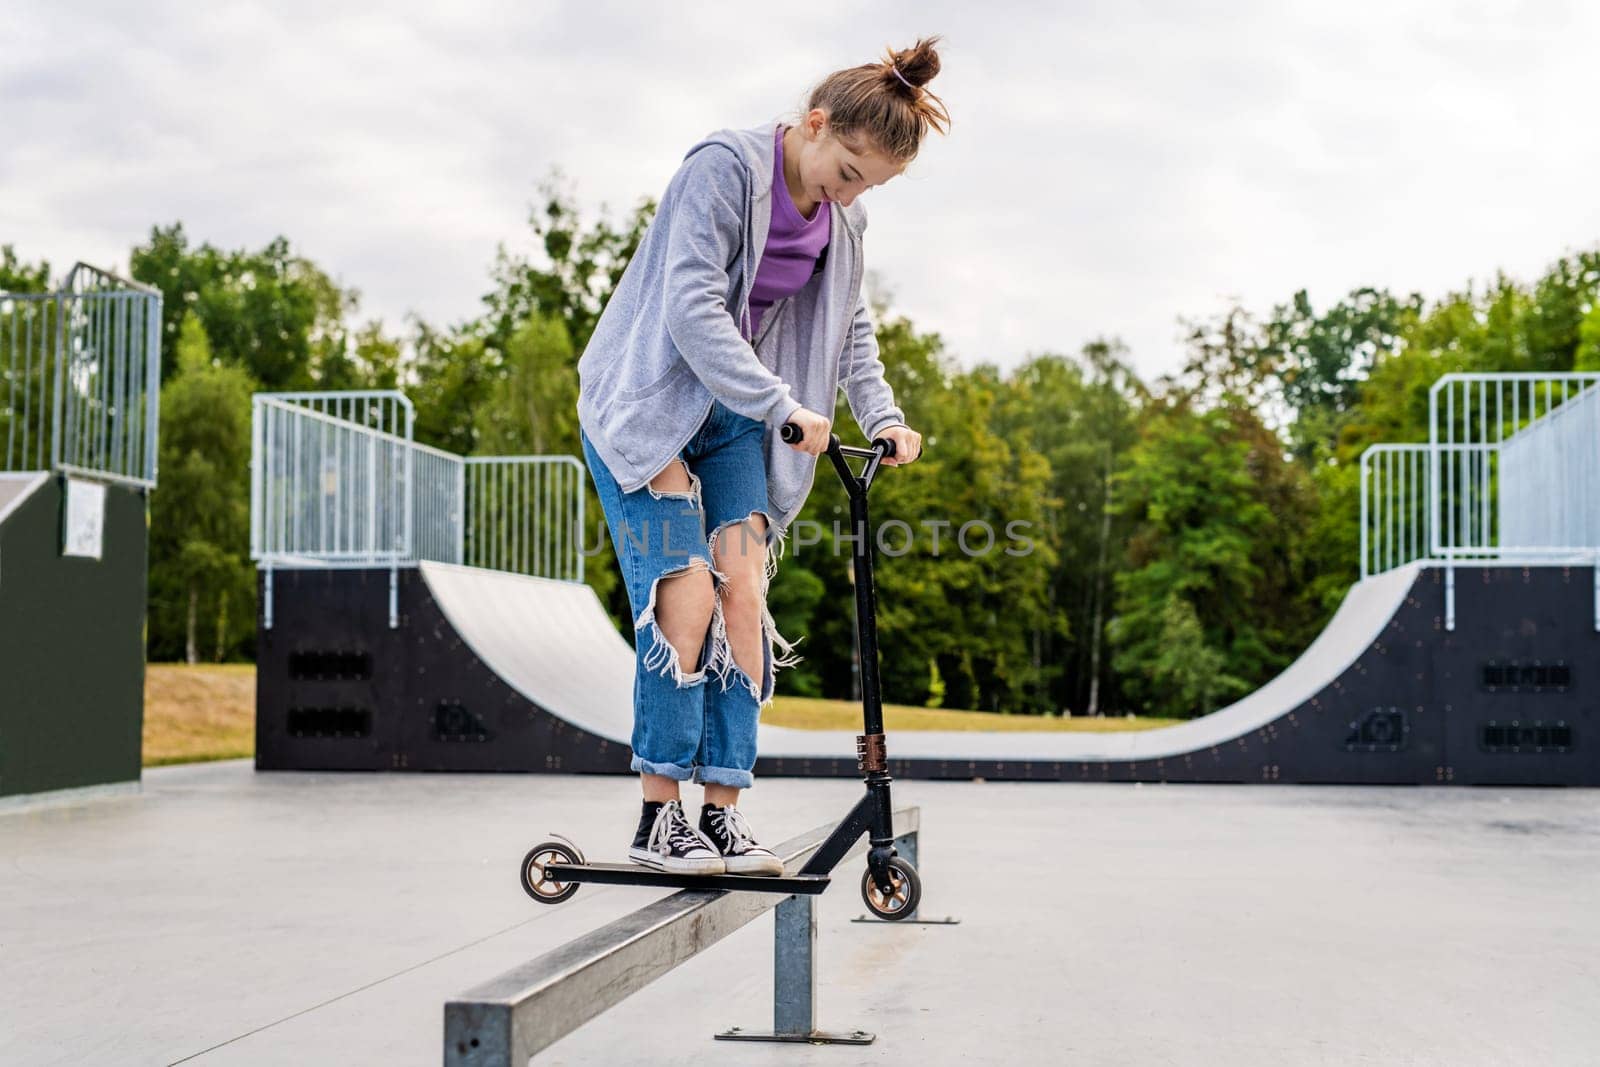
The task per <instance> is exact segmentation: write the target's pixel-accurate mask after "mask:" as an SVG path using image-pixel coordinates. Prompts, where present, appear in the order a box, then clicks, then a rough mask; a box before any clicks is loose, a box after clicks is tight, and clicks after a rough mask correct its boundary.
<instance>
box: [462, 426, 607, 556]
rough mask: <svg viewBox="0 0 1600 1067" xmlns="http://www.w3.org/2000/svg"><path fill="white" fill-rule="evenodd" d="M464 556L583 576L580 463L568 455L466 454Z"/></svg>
mask: <svg viewBox="0 0 1600 1067" xmlns="http://www.w3.org/2000/svg"><path fill="white" fill-rule="evenodd" d="M466 476H467V501H468V503H469V505H470V506H469V509H468V512H467V544H466V561H467V563H468V564H470V565H471V566H474V567H489V568H491V569H494V570H502V571H516V572H518V573H522V574H540V575H544V576H547V577H551V578H566V579H569V580H572V581H579V582H581V581H583V551H582V546H581V545H580V544H578V543H577V542H576V541H575V540H574V539H575V538H577V537H579V536H580V534H581V531H582V530H583V478H584V468H583V465H582V464H580V463H579V462H578V461H577V459H575V458H574V457H572V456H469V457H468V458H467V460H466Z"/></svg>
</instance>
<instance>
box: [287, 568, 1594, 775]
mask: <svg viewBox="0 0 1600 1067" xmlns="http://www.w3.org/2000/svg"><path fill="white" fill-rule="evenodd" d="M272 573H273V575H274V582H273V586H272V590H271V592H270V593H267V592H266V591H265V588H264V589H263V595H270V596H271V597H272V598H273V605H274V609H273V610H274V616H275V619H276V622H275V624H274V627H273V628H271V629H266V630H261V631H259V644H258V657H257V662H258V671H257V686H258V688H257V716H256V720H257V731H256V736H257V744H256V766H257V767H258V768H259V769H262V770H415V771H499V772H529V771H533V772H560V773H601V774H627V773H629V770H628V765H629V760H630V758H631V748H630V745H629V738H630V735H631V733H632V722H633V678H634V651H633V648H632V646H631V645H630V644H629V643H628V641H627V640H626V639H625V638H624V637H623V636H622V635H621V634H619V633H618V631H617V628H616V627H615V625H613V623H612V621H611V618H610V616H609V614H608V613H607V612H606V610H605V608H604V607H603V605H602V604H601V603H600V601H599V599H598V598H597V597H596V596H595V594H594V592H593V590H592V589H590V587H589V586H587V585H585V584H583V583H579V582H568V581H558V580H553V579H547V578H537V577H529V576H526V575H519V574H512V573H507V572H503V571H497V570H488V569H483V568H476V567H467V566H460V565H456V564H448V563H434V562H428V561H424V562H422V563H420V564H419V565H417V566H415V567H402V568H399V569H398V570H394V571H391V569H390V568H386V567H385V568H371V569H329V568H282V569H275V570H274V571H273V572H272ZM1449 583H1453V585H1454V590H1455V604H1456V611H1455V616H1456V619H1455V626H1454V628H1453V629H1451V628H1450V627H1448V626H1447V625H1446V624H1445V623H1444V622H1443V619H1444V617H1445V597H1446V587H1447V584H1449ZM391 618H393V619H394V620H395V622H394V624H393V625H391ZM1593 622H1594V581H1593V569H1592V568H1586V567H1571V566H1564V567H1502V566H1476V567H1461V566H1458V567H1456V568H1455V574H1454V577H1453V578H1452V577H1451V576H1450V575H1449V569H1448V568H1446V567H1444V566H1442V565H1438V564H1431V563H1413V564H1409V565H1406V566H1402V567H1398V568H1396V569H1394V570H1391V571H1386V572H1384V573H1382V574H1379V575H1376V576H1374V577H1371V578H1368V579H1366V580H1365V581H1362V582H1359V583H1357V584H1356V585H1354V586H1353V587H1352V588H1351V589H1350V591H1349V592H1348V593H1347V594H1346V596H1345V598H1344V601H1343V603H1342V604H1341V605H1340V607H1339V609H1338V611H1337V612H1336V613H1335V614H1334V616H1333V617H1332V619H1331V620H1330V621H1329V623H1328V625H1327V626H1326V627H1325V628H1324V630H1323V631H1322V633H1321V634H1320V635H1319V636H1318V637H1317V638H1316V640H1315V641H1313V642H1312V643H1311V645H1310V646H1309V647H1307V648H1306V650H1305V651H1304V652H1303V653H1302V654H1301V655H1300V656H1299V657H1298V658H1297V659H1295V660H1294V661H1293V662H1292V663H1291V664H1289V665H1288V666H1287V667H1286V668H1285V669H1284V670H1283V671H1282V672H1281V673H1280V674H1279V675H1278V676H1277V677H1275V678H1273V679H1272V680H1271V681H1269V682H1267V683H1266V684H1265V685H1263V686H1262V687H1261V688H1259V689H1257V690H1256V691H1254V692H1252V693H1250V694H1249V695H1247V696H1245V697H1244V698H1243V699H1241V700H1239V701H1237V702H1236V703H1234V704H1231V705H1229V706H1228V707H1225V708H1222V709H1220V710H1218V711H1215V712H1212V713H1211V714H1209V715H1205V716H1201V717H1198V718H1195V719H1192V720H1190V721H1187V722H1184V723H1181V724H1179V725H1176V726H1170V727H1164V728H1160V729H1146V730H1130V731H1111V732H1093V733H1091V732H1076V731H1051V730H1020V731H999V730H995V731H899V732H896V731H894V730H892V729H891V730H890V731H889V733H888V738H887V750H888V758H889V762H888V766H889V772H890V773H891V774H892V775H893V776H895V777H898V778H945V779H974V778H982V779H990V780H1019V781H1028V780H1039V781H1143V782H1235V783H1244V782H1262V783H1272V782H1304V783H1347V784H1505V785H1513V784H1527V785H1535V784H1537V785H1587V784H1600V757H1597V749H1596V746H1594V745H1592V744H1587V743H1585V741H1584V739H1585V738H1587V737H1588V736H1589V735H1590V733H1591V732H1592V731H1595V730H1597V729H1600V707H1595V706H1593V705H1590V704H1588V703H1586V702H1584V701H1583V700H1582V693H1583V690H1582V688H1581V679H1579V678H1577V675H1579V674H1581V673H1583V672H1584V671H1586V670H1587V669H1588V667H1587V665H1588V664H1592V663H1600V632H1597V631H1596V629H1595V627H1594V625H1593ZM330 664H332V665H333V666H329V665H330ZM891 697H892V694H891ZM759 750H760V758H759V760H758V762H757V764H756V773H757V776H758V777H760V776H763V775H775V776H799V777H858V776H859V775H860V773H861V772H860V768H859V765H858V763H857V760H856V734H855V733H854V732H846V731H813V730H796V729H787V728H783V727H778V726H770V725H763V726H762V727H761V732H760V748H759Z"/></svg>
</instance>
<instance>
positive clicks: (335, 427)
mask: <svg viewBox="0 0 1600 1067" xmlns="http://www.w3.org/2000/svg"><path fill="white" fill-rule="evenodd" d="M415 421H416V420H415V412H414V410H413V409H412V406H411V402H410V401H409V400H408V399H407V398H406V397H405V396H404V394H401V393H398V392H395V391H392V390H374V391H367V392H359V393H335V392H329V393H313V392H299V393H257V394H256V395H255V397H254V398H253V405H252V417H251V433H252V445H251V463H250V558H251V559H253V560H256V561H258V563H259V564H260V566H261V567H262V569H263V570H264V571H265V572H266V583H267V594H268V595H267V602H266V604H265V605H264V608H265V623H266V626H267V627H268V628H270V627H271V625H272V609H271V584H272V569H273V568H274V567H284V566H294V567H381V566H387V567H389V568H390V569H391V582H390V623H391V625H395V624H397V618H398V617H397V612H398V604H397V585H398V580H397V574H396V573H395V572H397V570H398V568H400V567H403V566H414V565H415V564H417V563H418V562H419V561H421V560H437V561H440V562H445V563H468V564H470V565H472V566H477V567H491V568H495V569H498V570H507V571H515V572H518V573H523V574H533V575H538V576H541V577H549V578H560V579H565V580H568V581H580V582H581V581H582V580H583V562H584V561H583V552H582V540H581V532H582V529H583V516H584V484H583V475H584V468H583V466H582V464H580V463H579V462H578V460H577V459H575V458H574V457H572V456H485V457H476V456H475V457H468V458H464V457H461V456H457V455H455V454H453V453H450V452H444V451H441V450H440V449H437V448H431V447H429V446H427V445H422V444H418V443H416V442H415V441H413V440H412V439H411V434H412V432H413V429H414V427H415Z"/></svg>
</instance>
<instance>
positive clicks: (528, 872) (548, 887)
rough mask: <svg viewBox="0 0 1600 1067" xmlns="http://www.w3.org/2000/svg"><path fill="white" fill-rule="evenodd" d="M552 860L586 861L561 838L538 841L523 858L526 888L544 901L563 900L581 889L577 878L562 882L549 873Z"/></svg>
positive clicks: (536, 897) (523, 878)
mask: <svg viewBox="0 0 1600 1067" xmlns="http://www.w3.org/2000/svg"><path fill="white" fill-rule="evenodd" d="M552 863H568V864H574V865H577V864H581V863H583V855H582V853H580V852H579V851H578V850H577V849H575V848H573V847H572V846H570V845H567V844H564V843H562V842H560V841H545V842H543V843H542V844H538V845H534V846H533V848H531V849H529V850H528V854H527V855H526V856H524V857H523V858H522V888H523V891H524V892H526V893H527V894H528V895H529V896H530V897H532V898H533V899H534V900H537V901H538V902H539V903H541V904H559V903H561V902H562V901H563V900H567V899H568V898H570V897H571V896H572V894H574V893H576V892H577V891H578V883H577V882H559V881H557V880H556V879H554V878H552V877H550V876H549V875H548V874H546V873H545V868H546V867H547V866H549V865H550V864H552Z"/></svg>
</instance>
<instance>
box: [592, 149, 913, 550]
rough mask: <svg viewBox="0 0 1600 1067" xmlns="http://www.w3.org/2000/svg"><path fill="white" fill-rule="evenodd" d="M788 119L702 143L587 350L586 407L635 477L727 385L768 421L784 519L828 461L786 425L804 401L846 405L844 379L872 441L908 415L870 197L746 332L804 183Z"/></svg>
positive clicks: (623, 480)
mask: <svg viewBox="0 0 1600 1067" xmlns="http://www.w3.org/2000/svg"><path fill="white" fill-rule="evenodd" d="M775 128H776V125H775V124H774V123H768V124H766V125H763V126H758V127H756V128H754V129H749V130H719V131H717V132H716V133H713V134H711V135H710V136H708V137H706V139H705V140H703V141H701V142H700V143H699V144H697V145H695V146H694V147H693V148H691V149H690V150H689V153H688V155H687V156H686V157H685V158H684V162H683V165H682V166H681V167H679V168H678V172H677V173H676V174H674V175H673V176H672V180H671V181H670V182H669V183H668V184H667V191H666V193H665V194H664V195H663V196H662V198H661V206H660V209H659V210H658V211H657V213H656V217H655V218H654V219H653V220H652V221H651V223H650V227H649V229H648V230H646V231H645V234H644V237H643V239H642V240H641V241H640V243H639V248H638V251H637V252H635V254H634V256H633V258H632V260H630V261H629V263H628V266H627V269H626V270H625V271H624V272H623V274H622V279H621V281H620V282H618V284H617V289H616V292H615V293H613V294H612V296H611V299H610V301H609V302H608V303H607V304H606V307H605V310H604V311H603V312H602V313H601V316H600V321H599V323H598V324H597V325H596V326H595V331H594V336H592V337H591V338H590V339H589V344H588V346H587V347H586V348H585V349H584V352H583V357H582V358H581V359H579V360H578V380H579V387H578V421H579V423H580V424H581V425H582V426H583V431H584V433H585V434H587V435H588V437H589V440H590V441H591V442H592V443H593V444H594V447H595V451H596V452H598V453H599V454H600V457H601V458H602V459H604V460H605V463H606V466H607V467H608V468H609V469H610V470H611V473H612V475H613V476H614V477H615V478H616V479H617V483H618V484H619V485H620V486H621V487H622V490H623V491H624V492H633V491H634V490H637V489H639V488H640V487H642V486H644V485H645V484H647V483H648V482H649V481H650V479H652V478H654V477H655V476H656V475H657V474H659V473H661V471H662V470H663V469H665V468H666V466H667V464H669V463H671V462H672V460H673V458H674V457H676V456H677V455H678V454H679V453H680V452H681V451H682V450H683V448H684V446H685V445H686V444H688V443H689V439H690V438H691V437H693V436H694V434H695V432H696V431H697V430H698V429H699V428H700V424H701V423H702V422H703V421H704V420H705V417H706V415H707V414H708V413H709V412H710V411H711V403H712V400H713V399H716V400H720V401H721V402H722V403H723V405H724V406H726V407H727V408H729V409H730V410H732V411H736V412H738V413H739V414H741V415H745V416H747V417H749V418H752V419H755V420H757V421H759V422H764V423H766V425H767V434H766V442H765V452H766V468H767V496H768V504H769V509H768V511H769V517H770V518H771V521H772V524H773V526H774V528H775V530H776V531H777V532H778V533H780V534H781V533H783V532H784V531H785V530H786V529H787V527H788V526H789V523H790V522H792V521H793V520H794V517H795V516H796V515H798V514H799V513H800V508H801V506H802V505H804V504H805V501H806V495H807V494H808V493H809V492H810V490H811V484H812V481H813V479H814V478H815V476H816V460H815V459H813V458H812V457H811V456H808V455H806V454H805V453H803V452H797V451H795V450H794V449H792V448H790V447H789V446H788V445H786V444H784V443H783V441H782V440H781V439H780V438H779V437H778V428H779V427H780V426H782V425H783V423H784V422H786V421H787V420H788V418H789V416H790V415H792V414H794V412H795V411H796V409H798V408H800V407H802V406H803V407H807V408H810V409H811V410H812V411H816V412H819V413H821V414H823V415H826V416H831V415H832V413H833V404H834V398H835V397H836V396H837V395H838V391H839V389H840V388H841V387H842V388H843V389H844V392H845V398H846V399H847V400H848V401H849V404H850V412H851V414H852V415H854V416H855V420H856V424H857V425H858V426H859V427H861V430H862V432H863V433H864V434H866V436H867V439H868V440H871V439H872V438H874V437H876V436H877V435H878V434H879V433H881V432H882V431H883V430H884V429H885V428H886V427H889V426H893V425H895V424H897V423H904V422H905V415H904V413H903V412H902V411H901V410H900V409H899V408H898V407H896V406H895V402H894V391H893V390H892V389H891V388H890V386H889V384H888V383H887V382H886V381H884V377H883V364H882V363H881V362H879V360H878V341H877V337H876V335H875V334H874V332H873V325H872V318H871V314H870V312H869V310H868V308H867V304H866V301H865V299H863V297H862V295H861V277H862V273H863V266H862V250H861V233H862V231H863V230H865V229H866V226H867V215H866V211H865V209H864V208H863V207H862V206H861V201H860V199H859V198H857V200H856V201H855V202H854V203H853V204H851V205H850V207H848V208H844V207H841V206H840V205H838V204H836V203H829V204H828V205H827V207H828V209H829V210H830V211H832V212H833V219H832V227H833V229H832V235H831V236H830V238H829V241H828V247H827V250H826V252H825V254H824V259H823V263H822V267H821V269H820V270H819V271H818V272H817V273H815V274H813V275H812V277H811V280H810V281H809V282H807V283H806V284H805V286H804V287H803V288H802V289H801V290H800V291H799V292H798V293H796V294H795V295H794V296H791V297H788V298H786V299H783V300H780V301H778V302H777V303H775V304H773V305H772V307H771V308H769V309H768V310H767V311H766V313H765V314H764V315H763V316H762V321H761V332H760V334H759V335H758V336H757V337H756V338H755V341H754V344H753V345H752V343H751V342H750V341H748V340H746V338H747V337H748V336H749V333H750V330H749V324H750V322H751V320H752V316H751V314H750V287H751V285H752V283H753V282H754V280H755V276H756V269H757V267H758V266H759V265H760V259H761V250H762V249H764V248H765V247H766V244H767V230H768V228H769V226H770V223H771V220H772V199H771V198H772V197H773V196H774V195H781V196H787V195H789V194H788V191H787V190H786V189H782V188H780V189H778V190H776V192H775V191H774V189H773V184H772V169H773V134H774V130H775Z"/></svg>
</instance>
